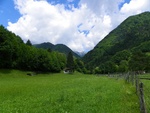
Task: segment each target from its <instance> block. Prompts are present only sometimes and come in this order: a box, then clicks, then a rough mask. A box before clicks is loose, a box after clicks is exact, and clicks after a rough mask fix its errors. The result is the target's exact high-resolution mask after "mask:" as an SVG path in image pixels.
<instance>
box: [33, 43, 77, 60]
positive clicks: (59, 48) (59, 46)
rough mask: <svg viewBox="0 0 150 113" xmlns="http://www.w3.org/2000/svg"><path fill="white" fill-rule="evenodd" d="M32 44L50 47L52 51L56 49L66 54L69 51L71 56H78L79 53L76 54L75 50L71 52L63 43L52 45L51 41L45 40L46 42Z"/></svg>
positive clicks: (39, 46)
mask: <svg viewBox="0 0 150 113" xmlns="http://www.w3.org/2000/svg"><path fill="white" fill-rule="evenodd" d="M34 46H35V47H37V48H43V49H51V50H52V51H58V52H61V53H64V54H66V55H68V53H69V52H72V54H73V56H75V57H77V58H79V57H80V56H79V55H77V54H76V53H75V52H73V51H72V50H71V49H70V48H69V47H67V46H66V45H64V44H56V45H54V44H52V43H49V42H46V43H41V44H35V45H34Z"/></svg>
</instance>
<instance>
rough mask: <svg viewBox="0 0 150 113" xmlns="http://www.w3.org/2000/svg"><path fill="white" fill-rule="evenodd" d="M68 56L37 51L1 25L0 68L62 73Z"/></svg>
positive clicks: (42, 50) (41, 50)
mask: <svg viewBox="0 0 150 113" xmlns="http://www.w3.org/2000/svg"><path fill="white" fill-rule="evenodd" d="M65 67H66V56H65V55H64V54H62V53H59V52H49V51H47V50H44V49H37V48H35V47H33V46H31V45H30V44H28V43H26V44H25V43H24V42H23V40H22V39H21V37H19V36H17V35H15V34H14V33H12V32H10V31H8V30H7V29H5V28H4V27H3V26H2V25H0V68H1V69H19V70H30V71H38V72H60V71H61V70H63V69H64V68H65Z"/></svg>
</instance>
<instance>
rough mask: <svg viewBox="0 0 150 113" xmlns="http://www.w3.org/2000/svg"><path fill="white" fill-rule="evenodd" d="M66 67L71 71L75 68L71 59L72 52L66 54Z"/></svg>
mask: <svg viewBox="0 0 150 113" xmlns="http://www.w3.org/2000/svg"><path fill="white" fill-rule="evenodd" d="M66 67H67V68H70V69H72V70H73V71H74V68H75V67H74V59H73V55H72V52H69V53H68V56H67V64H66Z"/></svg>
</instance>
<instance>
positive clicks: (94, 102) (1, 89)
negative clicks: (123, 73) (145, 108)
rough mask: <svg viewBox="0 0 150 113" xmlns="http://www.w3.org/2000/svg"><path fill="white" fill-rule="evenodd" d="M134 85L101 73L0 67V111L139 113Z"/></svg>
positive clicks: (21, 112) (3, 112) (32, 112)
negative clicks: (33, 71)
mask: <svg viewBox="0 0 150 113" xmlns="http://www.w3.org/2000/svg"><path fill="white" fill-rule="evenodd" d="M139 112H140V110H139V101H138V97H137V95H136V92H135V87H134V86H132V85H131V84H127V83H125V82H124V81H123V80H115V79H113V78H108V77H104V76H94V75H83V74H80V73H74V74H63V73H59V74H38V75H36V76H28V75H27V72H22V71H17V70H0V113H139Z"/></svg>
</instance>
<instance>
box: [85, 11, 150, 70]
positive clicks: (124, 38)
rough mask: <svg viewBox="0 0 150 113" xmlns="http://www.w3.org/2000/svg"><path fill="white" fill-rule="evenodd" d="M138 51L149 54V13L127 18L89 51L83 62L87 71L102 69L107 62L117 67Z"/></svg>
mask: <svg viewBox="0 0 150 113" xmlns="http://www.w3.org/2000/svg"><path fill="white" fill-rule="evenodd" d="M139 50H141V51H142V52H150V12H144V13H142V14H138V15H134V16H130V17H129V18H127V19H126V20H125V21H123V22H122V23H121V24H120V25H119V26H118V27H117V28H116V29H114V30H113V31H111V32H110V33H109V34H108V35H107V36H106V37H105V38H104V39H103V40H101V41H100V42H99V43H98V44H97V45H96V46H95V48H94V49H93V50H91V51H89V52H88V53H87V54H86V55H85V56H84V57H83V61H84V63H85V64H86V67H87V68H89V69H90V68H92V69H94V68H96V67H101V68H102V67H104V66H103V65H104V64H106V63H108V62H113V63H114V64H115V65H117V66H118V65H120V64H119V63H121V61H123V60H126V61H127V60H129V57H131V55H130V54H132V53H133V52H135V51H139ZM119 55H120V57H122V59H120V57H119ZM123 55H124V56H123ZM126 55H127V56H128V55H129V56H128V59H125V56H126ZM123 57H124V58H123ZM116 58H118V59H120V61H117V59H116ZM107 66H108V65H107Z"/></svg>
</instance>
